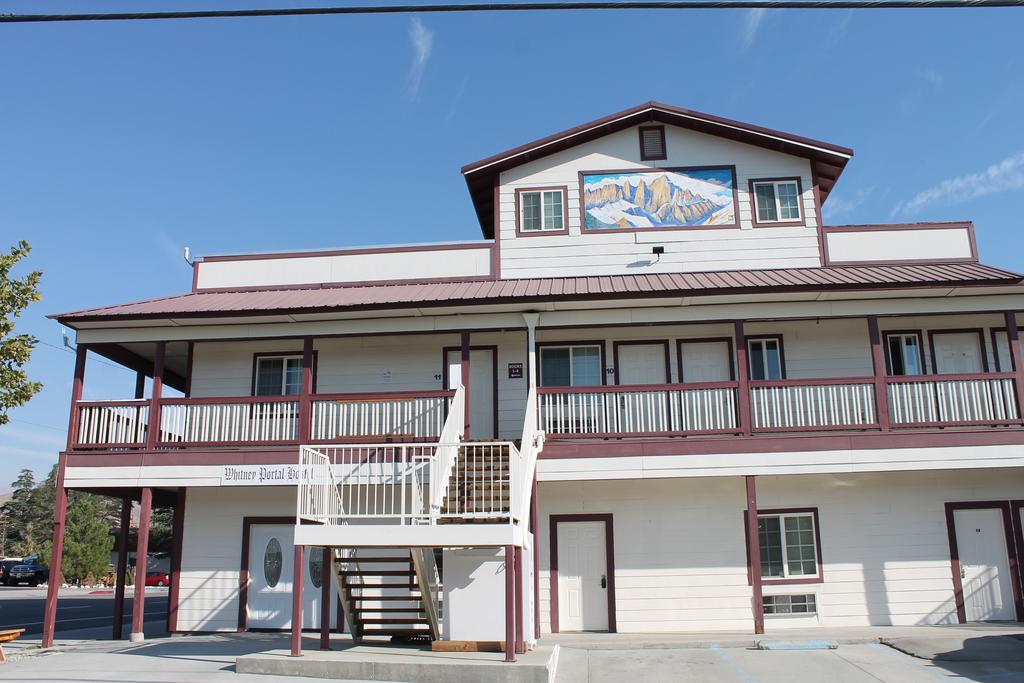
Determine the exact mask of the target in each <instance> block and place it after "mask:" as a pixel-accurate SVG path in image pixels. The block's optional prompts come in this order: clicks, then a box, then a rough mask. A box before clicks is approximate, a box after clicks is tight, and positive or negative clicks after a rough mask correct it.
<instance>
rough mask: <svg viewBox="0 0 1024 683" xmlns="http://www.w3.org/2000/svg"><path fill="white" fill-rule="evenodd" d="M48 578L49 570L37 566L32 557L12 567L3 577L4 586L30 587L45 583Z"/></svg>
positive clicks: (37, 563) (37, 562)
mask: <svg viewBox="0 0 1024 683" xmlns="http://www.w3.org/2000/svg"><path fill="white" fill-rule="evenodd" d="M48 578H50V570H49V569H47V568H46V567H44V566H43V565H41V564H39V561H38V560H37V559H36V558H34V557H26V558H25V559H24V560H21V561H20V562H18V563H17V564H15V565H14V566H12V567H11V568H10V569H9V570H8V571H7V573H6V575H5V576H4V584H5V585H7V586H17V585H18V584H19V583H27V584H28V585H30V586H38V585H39V584H41V583H46V580H47V579H48Z"/></svg>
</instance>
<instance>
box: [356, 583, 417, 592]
mask: <svg viewBox="0 0 1024 683" xmlns="http://www.w3.org/2000/svg"><path fill="white" fill-rule="evenodd" d="M367 588H373V589H374V590H384V589H385V588H401V589H403V590H407V591H415V592H417V593H419V591H420V589H419V587H418V586H414V587H412V588H410V587H409V584H408V583H350V584H349V585H348V586H346V590H350V591H351V590H359V589H367Z"/></svg>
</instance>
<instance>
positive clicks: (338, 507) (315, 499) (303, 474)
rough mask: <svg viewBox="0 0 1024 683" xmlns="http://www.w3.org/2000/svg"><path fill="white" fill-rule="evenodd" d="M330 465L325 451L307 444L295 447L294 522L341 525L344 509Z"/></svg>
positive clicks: (332, 468)
mask: <svg viewBox="0 0 1024 683" xmlns="http://www.w3.org/2000/svg"><path fill="white" fill-rule="evenodd" d="M335 481H336V480H335V477H334V467H333V465H332V464H331V459H330V457H329V456H327V455H326V454H325V453H321V452H320V451H319V450H318V449H316V448H312V447H310V446H302V447H301V448H299V485H298V495H297V499H296V503H295V518H296V519H295V523H296V524H301V523H302V521H303V520H306V521H310V522H317V523H319V524H341V523H342V520H343V519H344V516H345V509H344V506H343V505H342V502H341V493H340V492H339V491H338V486H337V484H336V483H335Z"/></svg>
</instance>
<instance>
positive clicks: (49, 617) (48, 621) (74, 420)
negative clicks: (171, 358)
mask: <svg viewBox="0 0 1024 683" xmlns="http://www.w3.org/2000/svg"><path fill="white" fill-rule="evenodd" d="M88 351H89V349H88V347H87V346H85V345H84V344H79V345H78V348H77V349H76V350H75V375H74V379H73V380H72V382H71V411H70V414H69V416H68V440H67V449H66V450H65V452H63V453H61V454H60V455H59V456H58V460H57V490H56V491H55V493H54V501H53V544H52V546H53V547H52V549H51V552H50V578H49V579H48V580H47V582H46V604H45V606H44V608H43V635H42V646H43V647H51V646H52V645H53V633H54V630H55V627H56V623H57V595H58V593H59V591H60V584H61V582H62V581H63V577H62V576H61V572H60V566H61V560H63V558H64V523H65V521H66V520H67V515H68V492H67V491H66V490H65V489H64V470H65V468H66V467H67V457H68V456H67V451H70V450H71V447H72V446H73V445H74V443H75V439H76V436H77V432H78V402H79V401H81V400H82V387H83V385H84V383H85V360H86V357H87V356H88Z"/></svg>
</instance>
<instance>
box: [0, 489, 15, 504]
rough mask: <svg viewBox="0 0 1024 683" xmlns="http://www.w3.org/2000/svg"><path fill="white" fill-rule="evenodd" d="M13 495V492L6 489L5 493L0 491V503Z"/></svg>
mask: <svg viewBox="0 0 1024 683" xmlns="http://www.w3.org/2000/svg"><path fill="white" fill-rule="evenodd" d="M13 496H14V493H13V492H11V491H8V492H7V493H0V505H3V504H4V503H6V502H7V501H9V500H10V499H11V498H12V497H13Z"/></svg>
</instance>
